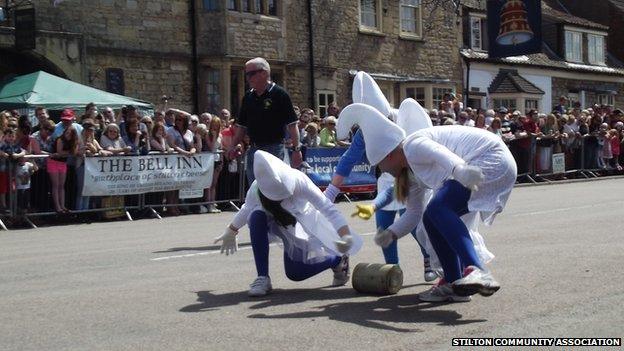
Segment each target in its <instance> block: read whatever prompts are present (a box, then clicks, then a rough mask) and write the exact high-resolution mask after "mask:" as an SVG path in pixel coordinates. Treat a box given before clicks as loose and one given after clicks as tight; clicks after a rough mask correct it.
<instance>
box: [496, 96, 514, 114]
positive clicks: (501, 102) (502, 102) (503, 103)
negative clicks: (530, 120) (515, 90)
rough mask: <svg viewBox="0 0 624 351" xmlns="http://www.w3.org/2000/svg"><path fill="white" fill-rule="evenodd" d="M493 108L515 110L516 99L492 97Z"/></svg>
mask: <svg viewBox="0 0 624 351" xmlns="http://www.w3.org/2000/svg"><path fill="white" fill-rule="evenodd" d="M493 102H494V106H493V107H494V108H495V109H498V108H501V107H504V108H506V109H507V110H509V111H512V112H513V111H514V110H517V105H516V99H493Z"/></svg>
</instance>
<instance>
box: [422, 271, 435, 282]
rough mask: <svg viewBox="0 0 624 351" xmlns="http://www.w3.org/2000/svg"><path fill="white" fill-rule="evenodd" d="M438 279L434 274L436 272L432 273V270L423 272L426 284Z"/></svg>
mask: <svg viewBox="0 0 624 351" xmlns="http://www.w3.org/2000/svg"><path fill="white" fill-rule="evenodd" d="M436 279H438V275H437V274H436V272H434V271H432V270H425V281H426V282H432V281H434V280H436Z"/></svg>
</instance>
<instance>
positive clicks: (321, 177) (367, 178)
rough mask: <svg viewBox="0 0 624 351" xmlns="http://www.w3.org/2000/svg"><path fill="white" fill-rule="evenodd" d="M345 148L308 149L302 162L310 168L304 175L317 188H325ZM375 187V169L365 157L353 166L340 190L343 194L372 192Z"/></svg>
mask: <svg viewBox="0 0 624 351" xmlns="http://www.w3.org/2000/svg"><path fill="white" fill-rule="evenodd" d="M345 151H347V149H346V148H308V149H307V150H306V153H305V158H304V160H305V161H306V162H307V163H308V164H309V165H310V166H311V168H310V169H308V170H306V171H305V173H306V174H307V175H308V177H310V179H312V181H313V182H314V184H316V185H317V186H319V187H326V186H327V185H329V183H330V181H331V177H332V175H333V174H334V172H335V170H336V166H337V165H338V161H340V157H341V156H342V154H344V153H345ZM376 186H377V178H376V177H375V168H374V167H371V165H370V164H369V163H368V160H367V159H366V157H365V156H364V157H362V160H361V161H360V162H358V163H356V164H355V165H354V166H353V169H352V171H351V174H350V175H349V176H348V177H347V178H345V180H344V183H343V186H341V187H340V189H341V190H342V191H344V192H372V191H375V189H376Z"/></svg>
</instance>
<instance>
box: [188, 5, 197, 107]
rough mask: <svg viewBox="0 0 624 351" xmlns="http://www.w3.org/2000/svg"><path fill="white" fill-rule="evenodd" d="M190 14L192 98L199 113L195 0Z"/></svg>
mask: <svg viewBox="0 0 624 351" xmlns="http://www.w3.org/2000/svg"><path fill="white" fill-rule="evenodd" d="M189 6H190V8H189V15H190V17H191V18H190V19H191V50H192V53H191V55H192V60H193V64H192V65H191V84H192V85H191V86H192V89H191V90H192V93H191V96H192V99H193V110H194V113H199V82H198V80H199V77H198V73H197V72H199V57H198V56H197V19H196V10H195V0H191V1H190V5H189Z"/></svg>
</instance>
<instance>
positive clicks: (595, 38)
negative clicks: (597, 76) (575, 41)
mask: <svg viewBox="0 0 624 351" xmlns="http://www.w3.org/2000/svg"><path fill="white" fill-rule="evenodd" d="M604 51H605V50H604V37H603V36H602V35H595V34H588V35H587V55H588V59H589V63H596V64H599V65H604V63H605V54H604Z"/></svg>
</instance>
